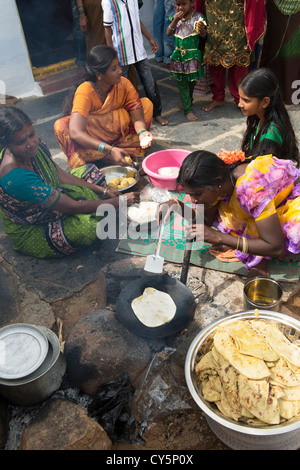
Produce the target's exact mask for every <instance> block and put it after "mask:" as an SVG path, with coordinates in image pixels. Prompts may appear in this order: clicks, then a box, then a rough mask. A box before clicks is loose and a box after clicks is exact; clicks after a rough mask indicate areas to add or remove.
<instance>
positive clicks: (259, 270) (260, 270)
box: [247, 258, 270, 279]
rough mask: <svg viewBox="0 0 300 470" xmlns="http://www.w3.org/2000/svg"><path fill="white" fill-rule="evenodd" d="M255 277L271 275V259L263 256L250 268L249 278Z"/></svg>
mask: <svg viewBox="0 0 300 470" xmlns="http://www.w3.org/2000/svg"><path fill="white" fill-rule="evenodd" d="M253 277H270V273H269V261H268V260H267V259H265V258H263V259H262V260H261V261H260V262H259V263H258V264H257V265H256V266H254V267H253V268H251V269H249V272H248V276H247V278H248V279H252V278H253Z"/></svg>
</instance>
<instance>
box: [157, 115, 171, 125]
mask: <svg viewBox="0 0 300 470" xmlns="http://www.w3.org/2000/svg"><path fill="white" fill-rule="evenodd" d="M154 119H155V121H157V122H159V124H160V125H161V126H167V125H168V124H169V121H168V119H166V118H164V117H162V116H156V118H154Z"/></svg>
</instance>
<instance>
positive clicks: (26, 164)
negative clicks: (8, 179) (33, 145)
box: [19, 158, 34, 171]
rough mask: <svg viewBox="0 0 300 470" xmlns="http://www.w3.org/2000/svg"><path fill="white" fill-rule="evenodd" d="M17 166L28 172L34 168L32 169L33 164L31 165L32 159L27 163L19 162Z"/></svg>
mask: <svg viewBox="0 0 300 470" xmlns="http://www.w3.org/2000/svg"><path fill="white" fill-rule="evenodd" d="M19 164H21V165H22V166H23V167H24V168H27V169H28V170H32V171H34V168H33V164H32V159H31V158H30V160H29V161H28V160H27V161H24V160H19Z"/></svg>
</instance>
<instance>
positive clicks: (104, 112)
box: [54, 46, 153, 169]
mask: <svg viewBox="0 0 300 470" xmlns="http://www.w3.org/2000/svg"><path fill="white" fill-rule="evenodd" d="M86 69H87V72H88V74H87V79H86V81H84V82H83V83H81V85H79V86H78V87H77V89H76V91H75V94H74V93H72V95H71V96H70V97H69V98H68V100H67V101H68V102H69V103H70V105H68V103H66V105H65V111H64V115H65V116H64V117H63V118H61V119H59V120H57V121H56V122H55V124H54V132H55V135H56V138H57V140H58V142H59V144H60V147H61V149H62V151H63V152H64V153H65V154H66V156H67V158H68V164H69V166H70V168H72V169H73V168H77V167H80V166H82V165H84V164H86V163H87V162H97V160H101V159H103V158H105V159H106V160H108V161H110V162H112V163H113V164H118V165H128V163H127V162H126V160H125V157H126V156H132V157H143V156H144V155H145V148H148V147H150V145H151V141H150V142H148V143H143V140H142V139H143V138H144V137H145V136H149V137H151V139H152V138H153V136H152V134H151V133H150V132H149V129H150V125H151V120H152V114H153V104H152V102H151V101H150V100H149V99H148V98H142V99H140V98H139V95H138V93H137V91H136V89H135V88H134V86H133V85H132V83H131V82H130V81H129V80H127V79H126V78H124V77H122V76H121V75H122V68H121V66H120V62H119V59H118V54H117V51H115V49H113V48H112V47H109V46H95V47H93V49H92V50H91V51H90V52H89V54H88V56H87V65H86ZM148 140H150V139H148Z"/></svg>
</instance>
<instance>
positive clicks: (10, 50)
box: [0, 0, 154, 103]
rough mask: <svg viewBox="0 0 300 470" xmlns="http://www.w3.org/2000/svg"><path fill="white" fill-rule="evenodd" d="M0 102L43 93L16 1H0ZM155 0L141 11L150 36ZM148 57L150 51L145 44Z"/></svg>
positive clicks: (146, 1)
mask: <svg viewBox="0 0 300 470" xmlns="http://www.w3.org/2000/svg"><path fill="white" fill-rule="evenodd" d="M0 3H1V5H0V6H1V14H0V103H1V102H2V101H3V96H2V95H5V94H7V95H12V96H15V97H16V98H23V97H25V96H41V95H42V91H41V89H40V87H39V85H38V84H37V83H36V82H35V81H34V78H33V74H32V70H31V64H30V59H29V55H28V50H27V45H26V41H25V37H24V33H23V29H22V25H21V21H20V18H19V14H18V9H17V6H16V3H15V0H0ZM153 10H154V0H144V4H143V6H142V8H141V10H140V16H141V20H142V21H143V23H144V25H145V26H146V28H147V30H148V31H149V33H150V34H151V35H153ZM144 44H145V49H146V51H147V54H148V57H151V48H150V46H149V43H148V41H147V40H146V39H145V41H144Z"/></svg>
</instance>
